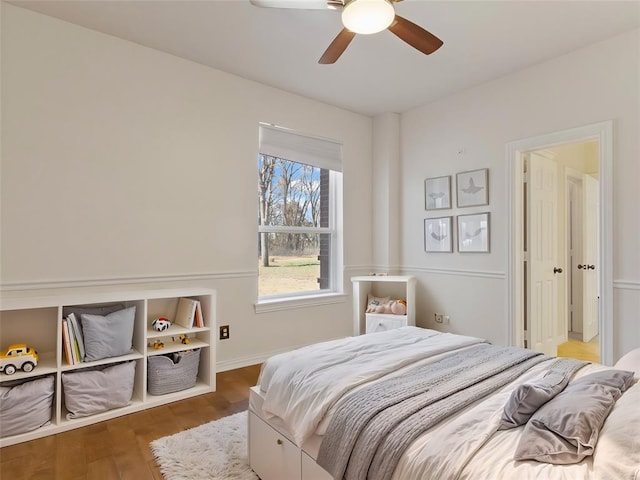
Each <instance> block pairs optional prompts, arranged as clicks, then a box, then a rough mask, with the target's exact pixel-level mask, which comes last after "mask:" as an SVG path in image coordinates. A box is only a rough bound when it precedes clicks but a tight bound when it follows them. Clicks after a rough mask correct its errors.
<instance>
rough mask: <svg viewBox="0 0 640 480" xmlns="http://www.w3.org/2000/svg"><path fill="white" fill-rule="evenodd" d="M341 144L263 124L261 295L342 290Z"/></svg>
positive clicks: (259, 163)
mask: <svg viewBox="0 0 640 480" xmlns="http://www.w3.org/2000/svg"><path fill="white" fill-rule="evenodd" d="M341 156H342V146H341V145H340V144H338V143H336V142H333V141H330V140H324V139H317V138H313V137H307V136H304V135H300V134H297V133H294V132H291V131H289V130H285V129H281V128H277V127H272V126H266V125H261V126H260V153H259V155H258V296H259V297H260V299H269V298H273V299H277V298H285V297H295V296H301V295H310V294H316V295H317V294H324V293H333V292H338V291H339V290H341V283H342V282H341V276H342V273H341V271H340V267H339V260H340V259H341V256H342V254H341V252H342V242H341V240H340V238H339V232H340V231H341V225H340V221H341V218H342V214H341V207H342V205H341V198H342V194H341V193H342V192H341V190H342V173H341V171H340V170H341V167H342V165H341V164H342V161H341Z"/></svg>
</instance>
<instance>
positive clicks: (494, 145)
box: [401, 30, 640, 358]
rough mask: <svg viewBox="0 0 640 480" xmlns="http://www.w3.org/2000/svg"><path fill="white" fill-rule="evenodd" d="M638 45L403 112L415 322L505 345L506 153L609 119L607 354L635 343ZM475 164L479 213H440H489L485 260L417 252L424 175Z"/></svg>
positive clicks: (630, 38)
mask: <svg viewBox="0 0 640 480" xmlns="http://www.w3.org/2000/svg"><path fill="white" fill-rule="evenodd" d="M639 46H640V33H639V31H638V30H636V31H632V32H628V33H626V34H623V35H619V36H617V37H614V38H612V39H610V40H608V41H605V42H601V43H598V44H595V45H592V46H589V47H586V48H583V49H581V50H577V51H575V52H572V53H570V54H567V55H564V56H562V57H559V58H556V59H554V60H551V61H548V62H545V63H542V64H539V65H536V66H534V67H532V68H529V69H526V70H523V71H520V72H517V73H515V74H511V75H508V76H505V77H503V78H501V79H499V80H496V81H493V82H490V83H486V84H483V85H480V86H477V87H475V88H473V89H470V90H467V91H464V92H462V93H459V94H457V95H454V96H451V97H448V98H445V99H442V100H440V101H437V102H434V103H431V104H428V105H424V106H421V107H419V108H416V109H413V110H411V111H409V112H406V113H404V114H403V115H402V141H401V149H402V153H403V157H402V187H401V191H402V203H403V210H402V211H403V216H402V234H401V238H402V263H403V265H404V269H405V270H406V271H407V272H408V273H414V274H416V275H418V276H419V283H418V293H417V295H418V298H420V299H421V302H420V304H419V305H418V322H419V324H420V325H422V326H426V327H434V326H435V324H434V323H433V322H432V318H433V313H434V312H439V313H445V314H449V315H450V316H451V325H450V330H451V331H455V332H464V333H467V334H470V335H480V336H483V337H486V338H489V339H490V340H491V341H493V342H496V343H501V344H506V343H508V338H507V328H506V326H507V324H508V319H507V318H506V305H507V298H506V295H507V285H506V270H507V265H508V262H507V252H506V247H507V218H506V214H507V208H506V205H505V203H506V201H507V171H506V160H505V145H506V144H507V143H508V142H512V141H515V140H520V139H524V138H528V137H534V136H538V135H542V134H546V133H551V132H554V131H560V130H565V129H569V128H572V127H577V126H583V125H588V124H593V123H597V122H601V121H604V120H609V119H612V120H613V121H614V155H615V158H614V180H613V181H614V192H613V204H614V205H613V208H614V218H613V225H614V232H613V241H614V253H613V258H614V265H613V275H614V299H613V300H614V339H613V341H614V357H615V358H618V357H619V356H620V355H621V354H622V353H624V352H625V351H627V350H629V349H631V348H632V347H634V346H635V347H637V346H640V335H639V333H640V330H639V329H638V327H637V324H638V310H637V305H638V303H639V302H640V300H639V297H640V241H639V240H638V239H639V238H640V215H639V214H638V207H637V205H638V204H640V189H639V188H638V185H639V182H640V162H639V161H638V159H639V158H640V144H639V142H638V132H639V131H640V122H639V118H638V117H639V112H640V89H639V87H638V85H640V78H639V72H640V68H639V67H640V49H639ZM460 74H461V75H463V74H464V72H460ZM461 150H464V151H463V152H462V153H459V152H460V151H461ZM485 167H487V168H489V170H490V173H489V183H490V194H489V200H490V204H489V206H487V207H474V208H465V209H457V208H453V209H451V210H448V211H446V212H445V213H442V214H440V215H458V214H463V213H473V212H479V211H490V212H491V253H489V254H459V253H453V254H433V253H431V254H426V253H425V252H424V249H423V220H424V218H425V217H426V216H427V215H426V212H425V210H424V190H423V181H424V178H426V177H437V176H441V175H450V174H452V175H455V173H456V172H461V171H465V170H472V169H477V168H485ZM429 214H430V215H429V216H440V215H433V214H431V212H429Z"/></svg>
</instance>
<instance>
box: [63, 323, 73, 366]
mask: <svg viewBox="0 0 640 480" xmlns="http://www.w3.org/2000/svg"><path fill="white" fill-rule="evenodd" d="M62 349H63V351H64V358H65V359H66V360H67V364H69V365H73V355H72V354H71V339H70V338H69V325H68V323H67V320H66V319H65V320H62Z"/></svg>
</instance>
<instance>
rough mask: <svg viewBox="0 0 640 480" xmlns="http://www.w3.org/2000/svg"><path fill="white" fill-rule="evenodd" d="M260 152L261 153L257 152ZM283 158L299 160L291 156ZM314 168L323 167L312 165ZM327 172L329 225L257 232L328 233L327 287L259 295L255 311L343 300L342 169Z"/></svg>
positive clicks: (266, 227)
mask: <svg viewBox="0 0 640 480" xmlns="http://www.w3.org/2000/svg"><path fill="white" fill-rule="evenodd" d="M259 153H261V154H263V152H259ZM286 160H288V161H291V162H296V163H305V162H301V161H299V160H297V159H295V158H286ZM316 166H317V167H318V168H325V167H323V166H319V165H316ZM327 170H328V171H329V226H328V227H296V226H280V225H278V226H275V225H264V226H263V225H258V233H294V234H302V233H314V234H328V235H329V236H330V237H329V238H330V242H329V270H330V271H329V288H327V289H322V290H314V291H306V292H289V293H284V294H278V295H268V296H260V295H259V294H258V300H257V302H256V304H255V311H256V313H262V312H271V311H278V310H286V309H293V308H300V307H305V306H314V305H324V304H329V303H343V302H344V301H345V300H346V297H347V295H346V294H345V293H344V285H343V283H344V282H343V268H342V265H343V250H342V249H343V247H342V245H343V241H342V238H343V230H342V220H343V214H342V210H343V208H342V206H343V197H342V172H340V171H335V170H333V169H329V168H327Z"/></svg>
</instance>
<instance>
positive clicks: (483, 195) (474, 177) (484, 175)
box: [456, 168, 489, 207]
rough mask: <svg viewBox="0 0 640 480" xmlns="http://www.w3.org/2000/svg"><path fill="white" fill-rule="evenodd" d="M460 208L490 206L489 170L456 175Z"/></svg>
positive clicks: (483, 169) (482, 169) (484, 169)
mask: <svg viewBox="0 0 640 480" xmlns="http://www.w3.org/2000/svg"><path fill="white" fill-rule="evenodd" d="M456 197H457V199H458V200H457V202H458V203H457V205H458V207H473V206H475V205H488V204H489V169H488V168H481V169H480V170H472V171H469V172H461V173H458V174H456Z"/></svg>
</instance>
